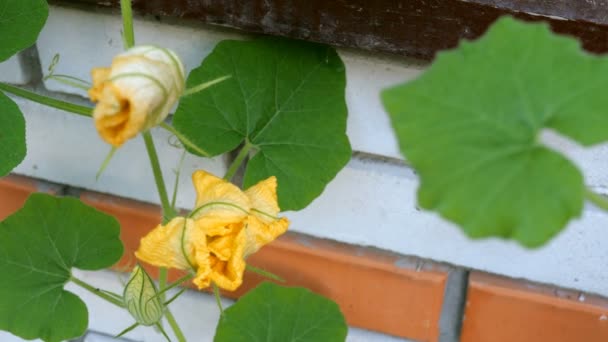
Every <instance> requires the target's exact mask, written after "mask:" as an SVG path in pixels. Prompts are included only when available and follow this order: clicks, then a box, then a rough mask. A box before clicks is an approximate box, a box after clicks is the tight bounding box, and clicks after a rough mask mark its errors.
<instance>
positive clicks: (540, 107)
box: [382, 18, 608, 247]
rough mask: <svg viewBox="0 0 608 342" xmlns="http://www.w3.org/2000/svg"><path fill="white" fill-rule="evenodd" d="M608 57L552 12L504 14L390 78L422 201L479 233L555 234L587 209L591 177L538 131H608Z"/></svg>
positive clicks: (576, 134)
mask: <svg viewBox="0 0 608 342" xmlns="http://www.w3.org/2000/svg"><path fill="white" fill-rule="evenodd" d="M606 75H608V59H607V58H606V57H598V56H592V55H589V54H587V53H585V52H583V51H582V50H581V48H580V47H579V44H578V43H577V42H576V41H575V40H574V39H572V38H567V37H562V36H557V35H554V34H553V33H551V32H550V30H549V28H548V26H547V25H546V24H526V23H522V22H518V21H516V20H514V19H512V18H503V19H501V20H499V21H498V22H497V23H496V24H495V25H494V26H492V27H491V28H490V30H489V31H488V33H487V34H486V35H485V36H484V37H483V38H481V39H479V40H478V41H476V42H473V43H470V42H462V43H461V45H460V47H459V48H458V49H457V50H454V51H450V52H445V53H441V54H440V55H439V56H438V58H437V59H436V61H435V63H434V64H433V65H432V66H431V67H430V68H429V70H428V71H427V72H426V73H425V74H424V75H423V76H422V77H420V78H419V79H417V80H415V81H413V82H411V83H408V84H404V85H399V86H396V87H394V88H391V89H388V90H385V91H384V92H383V94H382V98H383V101H384V104H385V106H386V109H387V110H388V112H389V113H390V115H391V118H392V121H393V125H394V127H395V130H396V133H397V136H398V138H399V141H400V145H401V150H402V152H403V153H404V155H405V156H406V158H407V159H408V161H409V162H410V163H411V164H412V165H413V166H414V168H415V169H416V170H417V171H418V174H419V175H420V188H419V189H418V201H419V203H420V205H421V206H422V207H424V208H426V209H433V210H436V211H438V212H439V213H440V214H441V215H442V216H443V217H444V218H446V219H448V220H450V221H453V222H455V223H457V224H459V225H460V226H461V227H462V228H463V229H464V231H465V232H466V233H467V234H468V235H469V236H471V237H487V236H499V237H508V238H513V239H515V240H517V241H519V242H520V243H521V244H523V245H525V246H528V247H535V246H539V245H542V244H543V243H545V242H547V241H548V240H549V239H550V238H551V237H553V236H554V235H555V234H557V233H558V232H559V231H561V230H562V229H563V228H564V226H565V225H566V224H567V222H568V221H569V220H570V219H572V218H574V217H577V216H579V215H580V213H581V211H582V206H583V200H584V193H585V189H584V183H583V177H582V175H581V173H580V172H579V170H578V169H577V168H576V167H575V166H574V165H573V164H572V163H571V162H570V161H569V160H568V159H566V158H565V157H564V156H562V155H561V154H559V153H557V152H555V151H553V150H551V149H550V148H548V147H546V146H544V145H543V144H542V142H540V141H539V135H540V133H541V130H543V129H552V130H554V131H557V132H558V133H561V134H563V135H565V136H567V137H569V138H572V139H574V140H576V141H578V142H579V143H581V144H582V145H585V146H589V145H592V144H597V143H601V142H604V141H607V140H608V129H606V127H608V115H607V109H608V96H606V94H605V93H606V89H608V78H607V77H606Z"/></svg>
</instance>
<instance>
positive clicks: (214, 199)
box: [192, 171, 250, 236]
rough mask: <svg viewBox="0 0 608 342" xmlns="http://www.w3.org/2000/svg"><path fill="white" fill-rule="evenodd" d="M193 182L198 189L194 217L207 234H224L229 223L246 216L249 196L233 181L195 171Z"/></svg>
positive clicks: (248, 207)
mask: <svg viewBox="0 0 608 342" xmlns="http://www.w3.org/2000/svg"><path fill="white" fill-rule="evenodd" d="M192 182H193V183H194V187H195V188H196V209H195V210H194V211H193V215H192V217H193V218H194V219H195V220H196V224H197V225H198V226H199V227H200V228H201V229H203V230H205V232H206V233H207V235H210V236H214V235H225V234H227V233H228V230H229V225H230V224H234V223H239V222H242V221H243V220H244V219H245V218H246V217H247V215H248V212H249V209H250V204H249V199H248V198H247V196H245V194H244V193H243V192H242V191H241V189H239V188H238V187H237V186H235V185H234V184H232V183H230V182H227V181H225V180H223V179H221V178H218V177H216V176H214V175H212V174H210V173H207V172H205V171H196V172H194V173H193V174H192Z"/></svg>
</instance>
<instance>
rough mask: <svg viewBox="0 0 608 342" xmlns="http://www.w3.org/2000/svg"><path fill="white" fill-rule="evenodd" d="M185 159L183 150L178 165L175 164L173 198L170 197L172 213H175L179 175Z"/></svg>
mask: <svg viewBox="0 0 608 342" xmlns="http://www.w3.org/2000/svg"><path fill="white" fill-rule="evenodd" d="M185 158H186V150H184V152H182V156H181V157H180V158H179V164H177V170H176V171H175V183H174V184H173V196H171V208H173V210H174V211H177V210H176V209H175V202H176V201H177V188H178V187H179V175H180V173H181V172H182V166H184V159H185Z"/></svg>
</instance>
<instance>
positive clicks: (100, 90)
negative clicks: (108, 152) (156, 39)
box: [89, 46, 185, 147]
mask: <svg viewBox="0 0 608 342" xmlns="http://www.w3.org/2000/svg"><path fill="white" fill-rule="evenodd" d="M91 74H92V76H93V87H92V88H91V89H89V97H90V98H91V100H92V101H93V102H97V106H96V107H95V110H94V112H93V119H94V120H95V127H96V128H97V131H98V132H99V134H100V135H101V137H102V138H103V139H104V140H105V141H106V142H108V143H110V144H112V145H114V146H116V147H118V146H120V145H122V144H123V143H124V142H125V141H127V140H128V139H131V138H133V137H134V136H136V135H137V134H138V133H140V132H142V131H145V130H147V129H150V128H152V127H154V126H156V125H158V124H159V123H160V122H161V121H163V120H164V119H165V118H166V117H167V115H168V114H169V111H170V110H171V108H172V107H173V105H174V104H175V102H176V101H177V100H178V99H179V97H180V96H181V94H182V92H183V91H184V85H185V80H184V66H183V64H182V62H181V61H180V59H179V58H178V57H177V55H176V54H175V53H174V52H172V51H170V50H168V49H164V48H160V47H156V46H136V47H133V48H131V49H129V50H128V51H126V52H124V53H122V54H120V55H117V56H116V57H114V59H113V60H112V65H111V66H110V67H109V68H95V69H93V70H92V71H91Z"/></svg>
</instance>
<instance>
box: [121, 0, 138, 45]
mask: <svg viewBox="0 0 608 342" xmlns="http://www.w3.org/2000/svg"><path fill="white" fill-rule="evenodd" d="M120 13H121V14H122V27H123V33H122V34H123V36H122V38H123V42H124V46H125V50H128V49H130V48H132V47H133V45H135V34H134V33H133V10H132V9H131V0H120Z"/></svg>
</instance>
